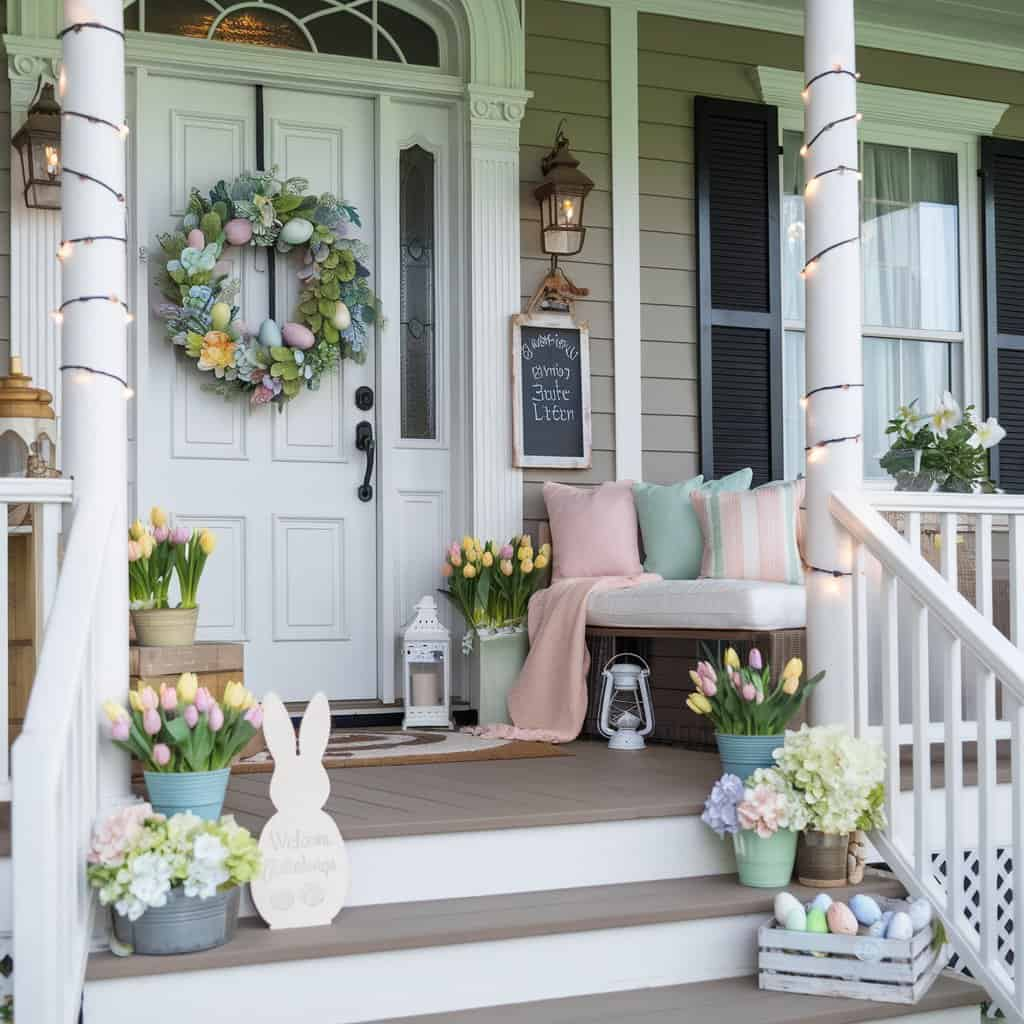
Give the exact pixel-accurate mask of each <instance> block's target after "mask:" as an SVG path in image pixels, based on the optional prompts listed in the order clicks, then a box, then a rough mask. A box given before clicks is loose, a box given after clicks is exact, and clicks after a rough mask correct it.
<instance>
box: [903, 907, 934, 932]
mask: <svg viewBox="0 0 1024 1024" xmlns="http://www.w3.org/2000/svg"><path fill="white" fill-rule="evenodd" d="M908 913H909V914H910V923H911V924H912V925H913V926H914V931H915V932H919V931H920V930H921V929H922V928H927V927H928V925H930V924H931V922H932V905H931V904H930V903H929V902H928V901H927V900H925V899H919V900H914V902H913V903H911V904H910V910H909V911H908Z"/></svg>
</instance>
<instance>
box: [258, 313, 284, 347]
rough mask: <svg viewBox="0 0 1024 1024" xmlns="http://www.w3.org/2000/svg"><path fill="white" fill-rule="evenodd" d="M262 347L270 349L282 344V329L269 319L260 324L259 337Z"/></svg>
mask: <svg viewBox="0 0 1024 1024" xmlns="http://www.w3.org/2000/svg"><path fill="white" fill-rule="evenodd" d="M257 337H258V338H259V342H260V344H261V345H265V346H266V347H267V348H270V347H271V346H272V345H280V344H281V328H280V327H278V326H277V324H276V323H274V321H273V320H270V319H267V320H264V321H263V323H261V324H260V330H259V334H258V335H257Z"/></svg>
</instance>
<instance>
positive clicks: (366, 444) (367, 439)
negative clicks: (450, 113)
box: [356, 420, 377, 501]
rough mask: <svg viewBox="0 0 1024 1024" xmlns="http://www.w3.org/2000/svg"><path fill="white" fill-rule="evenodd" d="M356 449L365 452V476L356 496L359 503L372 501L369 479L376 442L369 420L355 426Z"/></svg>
mask: <svg viewBox="0 0 1024 1024" xmlns="http://www.w3.org/2000/svg"><path fill="white" fill-rule="evenodd" d="M356 447H357V448H358V449H359V450H360V451H361V452H366V475H365V476H364V477H363V482H362V483H361V484H360V485H359V489H358V490H357V491H356V495H357V496H358V498H359V500H360V501H372V500H373V485H372V484H371V483H370V478H371V477H372V476H373V458H374V454H375V453H376V451H377V442H376V441H375V440H374V439H373V424H372V423H371V422H370V421H369V420H361V421H360V422H359V423H357V424H356Z"/></svg>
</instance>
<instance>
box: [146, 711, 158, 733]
mask: <svg viewBox="0 0 1024 1024" xmlns="http://www.w3.org/2000/svg"><path fill="white" fill-rule="evenodd" d="M142 728H143V729H145V730H146V734H147V735H148V736H155V735H156V734H157V733H158V732H159V731H160V715H159V714H158V713H157V712H156V711H155V710H154V709H153V708H148V709H147V710H146V711H145V712H144V713H143V715H142Z"/></svg>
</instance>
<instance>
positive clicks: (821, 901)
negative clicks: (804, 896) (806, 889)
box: [807, 892, 832, 914]
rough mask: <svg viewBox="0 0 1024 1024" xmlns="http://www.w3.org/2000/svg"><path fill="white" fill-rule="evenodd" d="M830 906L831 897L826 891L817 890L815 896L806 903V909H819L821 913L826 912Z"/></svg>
mask: <svg viewBox="0 0 1024 1024" xmlns="http://www.w3.org/2000/svg"><path fill="white" fill-rule="evenodd" d="M831 906H832V897H831V896H829V894H828V893H827V892H819V893H818V895H817V896H815V897H814V899H813V900H811V902H810V903H808V904H807V910H808V912H810V911H811V910H812V909H813V910H820V911H821V912H822V913H823V914H827V913H828V908H829V907H831Z"/></svg>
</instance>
